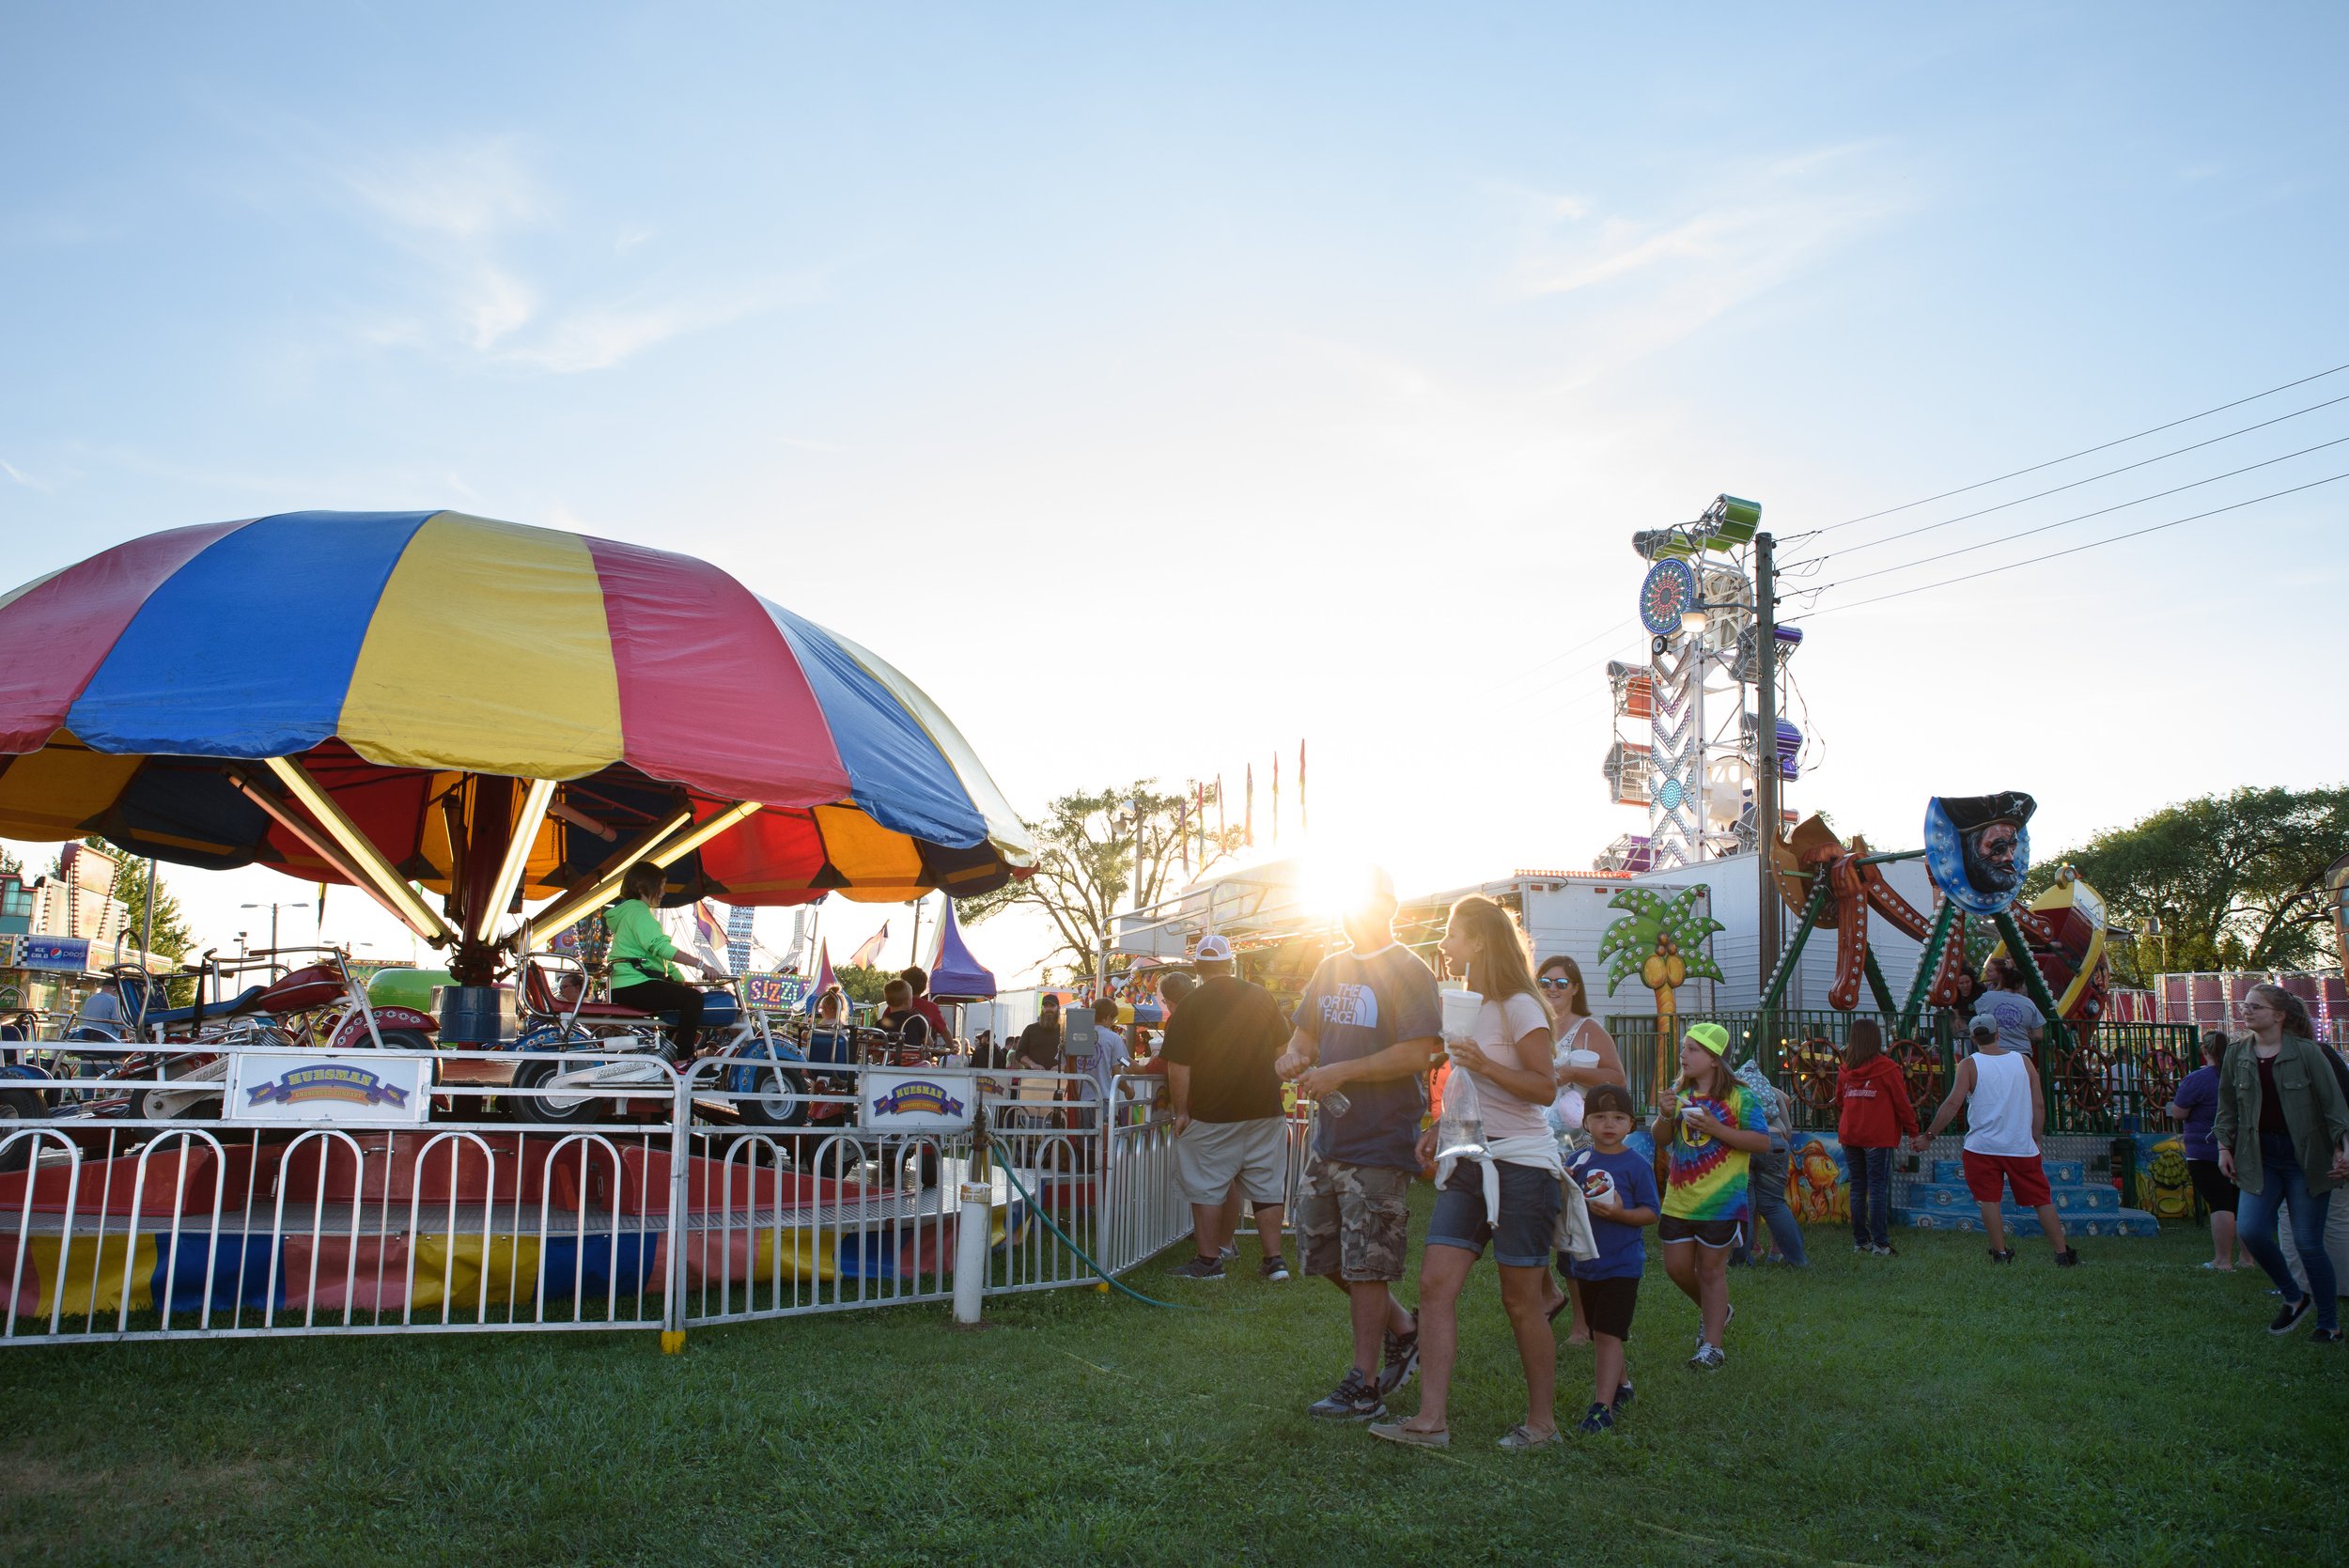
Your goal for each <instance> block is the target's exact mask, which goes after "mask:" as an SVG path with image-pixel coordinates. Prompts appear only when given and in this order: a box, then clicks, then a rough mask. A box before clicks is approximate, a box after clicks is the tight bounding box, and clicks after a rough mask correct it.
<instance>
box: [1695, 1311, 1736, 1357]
mask: <svg viewBox="0 0 2349 1568" xmlns="http://www.w3.org/2000/svg"><path fill="white" fill-rule="evenodd" d="M1736 1321H1737V1304H1736V1303H1735V1302H1734V1301H1733V1302H1731V1303H1730V1306H1729V1311H1728V1312H1724V1313H1722V1314H1721V1338H1723V1339H1727V1338H1729V1326H1730V1325H1731V1324H1733V1323H1735V1322H1736ZM1696 1347H1697V1348H1698V1349H1699V1350H1703V1348H1704V1320H1703V1316H1702V1314H1700V1315H1699V1317H1698V1319H1697V1344H1696Z"/></svg>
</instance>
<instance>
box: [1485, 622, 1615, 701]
mask: <svg viewBox="0 0 2349 1568" xmlns="http://www.w3.org/2000/svg"><path fill="white" fill-rule="evenodd" d="M1635 618H1636V617H1635ZM1631 624H1632V623H1631V620H1628V619H1626V620H1620V621H1617V622H1616V623H1615V624H1614V625H1613V626H1610V627H1609V628H1608V629H1606V630H1604V631H1602V632H1600V633H1598V634H1597V635H1596V636H1595V637H1585V638H1583V639H1582V641H1580V642H1579V643H1577V644H1574V645H1573V646H1572V647H1569V648H1563V649H1561V650H1560V651H1558V652H1557V653H1553V654H1551V655H1550V656H1549V657H1548V659H1545V660H1542V661H1541V662H1540V663H1538V664H1528V665H1527V666H1526V667H1525V668H1524V669H1522V670H1519V671H1518V672H1517V674H1516V675H1511V676H1510V677H1509V679H1508V680H1504V681H1502V682H1501V685H1503V686H1507V685H1509V684H1511V683H1512V682H1515V681H1520V680H1523V679H1524V678H1525V677H1526V676H1528V675H1532V674H1533V673H1534V672H1535V671H1537V670H1547V669H1548V668H1549V667H1550V666H1551V665H1552V664H1555V663H1557V662H1558V661H1559V660H1562V659H1563V658H1565V657H1566V656H1567V655H1568V654H1572V653H1579V652H1581V651H1582V650H1583V649H1584V648H1587V647H1589V646H1590V645H1591V644H1593V643H1596V642H1601V641H1603V640H1604V639H1606V638H1609V637H1612V636H1613V635H1614V634H1615V633H1616V632H1618V631H1621V630H1623V629H1625V628H1626V627H1627V626H1629V625H1631ZM1544 690H1545V691H1547V690H1548V688H1544Z"/></svg>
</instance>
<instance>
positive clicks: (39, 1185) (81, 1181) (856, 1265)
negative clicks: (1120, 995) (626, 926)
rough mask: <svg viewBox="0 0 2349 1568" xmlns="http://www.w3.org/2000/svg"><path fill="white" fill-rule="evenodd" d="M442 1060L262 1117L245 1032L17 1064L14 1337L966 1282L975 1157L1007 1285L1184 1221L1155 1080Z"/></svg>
mask: <svg viewBox="0 0 2349 1568" xmlns="http://www.w3.org/2000/svg"><path fill="white" fill-rule="evenodd" d="M241 1054H244V1055H246V1056H249V1057H252V1058H255V1059H257V1061H258V1062H259V1063H262V1064H263V1065H268V1064H271V1063H286V1064H291V1063H296V1062H301V1061H305V1060H307V1061H316V1060H317V1057H316V1053H310V1052H303V1051H293V1050H272V1051H254V1052H246V1053H241ZM367 1059H368V1060H369V1061H372V1062H381V1063H389V1062H391V1061H393V1060H394V1059H395V1053H389V1052H385V1053H367ZM421 1060H423V1061H424V1062H426V1063H428V1069H427V1070H428V1093H429V1095H430V1119H429V1120H422V1119H419V1120H418V1121H417V1122H416V1123H415V1125H411V1126H350V1125H340V1126H336V1125H318V1126H302V1125H291V1124H278V1123H268V1124H262V1123H256V1122H254V1121H252V1120H249V1119H246V1118H245V1117H244V1116H241V1115H240V1114H237V1111H239V1110H241V1109H243V1108H240V1107H233V1106H229V1105H226V1104H225V1103H224V1094H225V1093H226V1092H229V1091H230V1090H231V1088H232V1086H231V1084H230V1083H229V1082H228V1078H229V1075H228V1073H227V1072H226V1066H227V1063H226V1059H225V1058H216V1057H208V1056H205V1055H204V1054H202V1053H200V1052H197V1051H194V1050H179V1049H170V1048H166V1049H163V1050H160V1051H158V1050H154V1049H148V1050H146V1051H143V1052H140V1053H138V1054H137V1055H135V1056H132V1055H128V1054H126V1053H123V1052H118V1051H112V1050H106V1051H99V1050H98V1049H97V1048H92V1051H91V1053H90V1054H86V1055H83V1056H81V1057H80V1058H78V1059H67V1060H64V1061H62V1062H54V1061H53V1062H51V1063H48V1065H49V1066H50V1068H51V1070H52V1073H53V1075H54V1076H52V1077H51V1078H49V1079H8V1080H6V1086H7V1088H8V1090H9V1091H10V1092H11V1094H13V1095H14V1097H13V1098H10V1099H8V1101H7V1102H6V1104H7V1106H8V1109H10V1110H12V1111H13V1112H14V1115H13V1118H12V1119H0V1278H4V1279H5V1280H6V1281H7V1283H8V1292H9V1311H8V1314H7V1317H6V1320H5V1323H0V1344H30V1343H69V1342H77V1341H93V1340H117V1339H161V1338H175V1339H176V1338H186V1337H205V1336H209V1337H215V1338H217V1337H230V1336H257V1335H269V1334H316V1333H413V1332H479V1331H484V1330H508V1329H574V1328H596V1329H603V1328H644V1329H662V1330H668V1331H672V1332H676V1331H682V1330H684V1329H685V1328H687V1327H694V1326H700V1325H706V1324H717V1323H724V1322H731V1321H737V1320H744V1319H752V1318H762V1317H777V1316H786V1315H790V1314H795V1313H802V1312H831V1311H842V1310H851V1309H855V1308H860V1307H874V1306H881V1305H888V1304H893V1303H900V1302H910V1301H944V1300H946V1299H948V1298H949V1297H950V1296H952V1294H953V1286H954V1278H953V1276H954V1272H955V1269H956V1266H957V1238H958V1235H959V1234H960V1227H961V1225H962V1224H963V1222H964V1221H963V1216H964V1214H965V1213H967V1212H975V1211H972V1210H967V1209H965V1207H964V1206H963V1203H962V1194H963V1192H964V1189H965V1184H966V1183H968V1182H970V1181H971V1180H972V1177H973V1175H974V1173H979V1172H984V1173H983V1174H981V1175H980V1177H979V1179H980V1182H981V1183H982V1184H983V1186H984V1188H985V1190H986V1192H987V1193H988V1197H987V1200H986V1204H985V1209H984V1212H985V1216H986V1219H985V1221H984V1222H985V1224H986V1225H987V1227H988V1234H987V1237H986V1241H987V1246H986V1248H985V1250H984V1254H983V1255H984V1258H985V1265H984V1266H985V1270H986V1276H985V1278H986V1289H987V1290H988V1292H990V1293H1002V1292H1009V1291H1029V1290H1048V1289H1053V1288H1056V1287H1060V1286H1065V1285H1074V1284H1081V1283H1085V1282H1088V1281H1091V1280H1093V1279H1095V1278H1097V1276H1096V1275H1095V1274H1094V1273H1093V1271H1092V1268H1091V1267H1090V1266H1089V1265H1087V1264H1085V1263H1084V1262H1083V1261H1081V1259H1079V1258H1077V1257H1076V1256H1074V1255H1072V1253H1071V1252H1070V1250H1068V1248H1067V1247H1066V1246H1064V1245H1063V1243H1062V1242H1061V1241H1060V1240H1059V1239H1058V1238H1056V1237H1055V1236H1054V1235H1053V1234H1051V1230H1050V1227H1048V1226H1047V1225H1046V1224H1045V1223H1044V1220H1045V1219H1047V1218H1049V1219H1050V1220H1051V1221H1052V1223H1053V1224H1054V1225H1057V1226H1058V1227H1059V1229H1060V1230H1061V1231H1062V1232H1064V1233H1066V1235H1067V1236H1068V1237H1069V1238H1071V1240H1073V1241H1074V1242H1075V1244H1076V1245H1077V1246H1078V1247H1080V1248H1081V1249H1082V1250H1084V1251H1085V1252H1087V1253H1089V1254H1091V1255H1092V1257H1094V1258H1095V1259H1097V1260H1098V1261H1099V1263H1100V1265H1102V1266H1103V1267H1104V1268H1106V1269H1109V1270H1111V1271H1112V1272H1118V1271H1123V1270H1125V1269H1128V1268H1131V1267H1132V1266H1134V1265H1136V1264H1139V1263H1141V1262H1143V1261H1144V1260H1145V1259H1147V1258H1149V1257H1150V1256H1152V1255H1153V1254H1155V1253H1156V1252H1158V1251H1159V1250H1162V1249H1163V1248H1165V1247H1167V1246H1169V1245H1171V1244H1173V1243H1174V1242H1175V1241H1177V1240H1179V1239H1181V1238H1182V1237H1183V1236H1185V1235H1187V1234H1189V1233H1190V1209H1189V1207H1188V1205H1187V1204H1185V1203H1184V1202H1183V1199H1182V1194H1181V1192H1180V1191H1179V1190H1178V1189H1177V1187H1176V1184H1175V1172H1174V1152H1173V1126H1172V1122H1171V1119H1170V1118H1168V1117H1166V1116H1165V1115H1164V1114H1163V1113H1162V1112H1161V1111H1159V1110H1158V1109H1156V1108H1155V1107H1152V1106H1150V1105H1149V1104H1147V1103H1146V1102H1142V1101H1132V1102H1124V1103H1121V1104H1120V1106H1119V1108H1118V1110H1117V1113H1116V1115H1115V1116H1114V1117H1112V1118H1110V1119H1109V1122H1110V1123H1111V1124H1113V1125H1105V1123H1104V1118H1103V1117H1102V1115H1101V1113H1100V1110H1099V1108H1098V1107H1097V1106H1096V1105H1093V1104H1090V1103H1087V1102H1085V1101H1081V1100H1077V1099H1075V1098H1074V1096H1075V1095H1076V1094H1079V1093H1080V1092H1081V1089H1084V1088H1089V1086H1090V1079H1088V1078H1085V1077H1082V1076H1078V1075H1062V1074H1025V1073H1023V1074H1020V1075H1019V1077H1018V1079H1012V1078H1010V1077H1009V1076H1007V1075H995V1076H994V1077H993V1078H992V1079H988V1078H986V1077H982V1078H981V1079H979V1080H978V1084H977V1087H978V1093H979V1099H978V1104H977V1112H978V1120H977V1125H975V1126H972V1128H970V1129H968V1130H964V1131H959V1132H953V1133H943V1134H930V1133H923V1134H906V1133H898V1132H870V1131H865V1130H862V1129H861V1128H860V1126H859V1122H860V1118H859V1116H858V1114H857V1110H858V1100H859V1099H860V1097H861V1096H862V1094H863V1089H864V1086H865V1081H866V1079H867V1077H868V1075H869V1074H871V1073H873V1072H878V1071H881V1070H883V1069H878V1068H863V1067H848V1066H843V1067H837V1068H824V1069H820V1073H821V1076H799V1075H797V1074H796V1073H795V1074H793V1075H791V1076H788V1077H786V1076H782V1075H778V1074H777V1073H776V1071H775V1068H774V1066H773V1065H772V1064H770V1063H742V1062H739V1061H737V1060H735V1059H731V1058H720V1059H715V1060H705V1061H703V1062H700V1063H694V1064H693V1065H692V1068H691V1069H690V1070H688V1071H687V1072H685V1073H684V1074H683V1075H682V1076H680V1075H679V1074H678V1073H677V1072H675V1071H673V1070H671V1069H669V1068H668V1067H666V1066H665V1065H663V1064H661V1063H659V1062H657V1061H655V1060H653V1059H651V1058H648V1057H646V1055H644V1054H643V1053H641V1052H613V1053H609V1054H601V1055H599V1054H598V1053H596V1052H594V1051H591V1050H583V1051H568V1052H564V1053H560V1054H559V1055H540V1054H533V1053H519V1052H514V1051H497V1050H447V1051H437V1052H434V1053H432V1054H431V1055H430V1056H429V1057H426V1058H422V1059H421ZM898 1071H900V1072H901V1073H902V1071H903V1070H898ZM557 1073H559V1074H561V1075H563V1076H561V1077H560V1078H556V1077H552V1076H548V1075H552V1074H557ZM517 1078H520V1079H522V1082H521V1084H520V1085H518V1084H517V1083H516V1081H515V1079H517ZM534 1079H535V1081H533V1080H534ZM28 1096H29V1098H28ZM981 1127H983V1128H984V1133H983V1134H982V1132H981V1130H980V1128H981ZM982 1140H984V1142H985V1145H986V1147H985V1150H984V1158H982V1149H981V1143H982Z"/></svg>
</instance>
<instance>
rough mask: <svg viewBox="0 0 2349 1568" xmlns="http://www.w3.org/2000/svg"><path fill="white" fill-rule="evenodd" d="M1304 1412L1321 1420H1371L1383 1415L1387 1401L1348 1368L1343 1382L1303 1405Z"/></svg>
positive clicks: (1367, 1381) (1365, 1379)
mask: <svg viewBox="0 0 2349 1568" xmlns="http://www.w3.org/2000/svg"><path fill="white" fill-rule="evenodd" d="M1305 1413H1306V1414H1307V1415H1309V1416H1319V1417H1321V1418H1322V1419H1323V1420H1324V1421H1377V1420H1378V1419H1379V1418H1380V1417H1382V1416H1384V1415H1385V1414H1386V1413H1387V1402H1386V1401H1385V1400H1383V1399H1381V1398H1379V1397H1378V1390H1377V1389H1376V1388H1373V1387H1372V1386H1371V1383H1370V1380H1369V1379H1368V1378H1366V1377H1364V1376H1363V1375H1362V1374H1361V1373H1359V1372H1357V1371H1355V1370H1354V1369H1353V1368H1352V1367H1348V1368H1346V1381H1345V1382H1343V1383H1341V1384H1339V1385H1338V1386H1337V1387H1336V1388H1334V1389H1330V1392H1329V1394H1328V1395H1326V1396H1325V1397H1323V1398H1321V1399H1317V1400H1315V1401H1314V1403H1313V1404H1311V1405H1307V1406H1306V1407H1305Z"/></svg>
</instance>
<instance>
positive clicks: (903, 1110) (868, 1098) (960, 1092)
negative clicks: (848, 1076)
mask: <svg viewBox="0 0 2349 1568" xmlns="http://www.w3.org/2000/svg"><path fill="white" fill-rule="evenodd" d="M978 1077H979V1075H978V1074H977V1073H975V1072H972V1070H971V1069H970V1068H968V1067H924V1068H919V1069H915V1070H911V1071H907V1072H871V1073H867V1074H865V1075H864V1083H863V1088H862V1089H861V1090H860V1091H859V1093H858V1095H857V1107H856V1109H857V1120H858V1122H859V1124H860V1125H861V1126H863V1127H864V1129H865V1130H866V1131H868V1132H960V1131H962V1130H964V1129H965V1128H967V1127H968V1126H971V1116H972V1108H973V1107H974V1106H975V1105H976V1104H977V1103H978Z"/></svg>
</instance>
